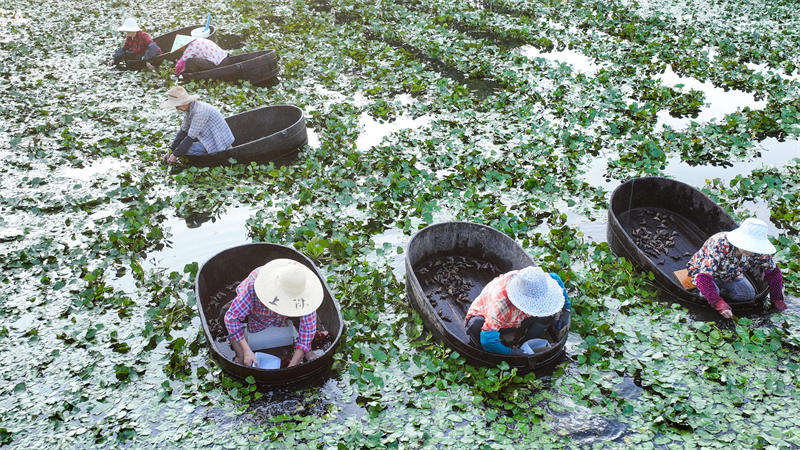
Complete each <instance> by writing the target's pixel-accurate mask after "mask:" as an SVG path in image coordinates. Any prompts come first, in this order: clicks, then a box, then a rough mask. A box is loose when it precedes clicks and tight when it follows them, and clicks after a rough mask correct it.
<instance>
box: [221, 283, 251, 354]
mask: <svg viewBox="0 0 800 450" xmlns="http://www.w3.org/2000/svg"><path fill="white" fill-rule="evenodd" d="M257 274H258V271H257V270H256V271H253V272H251V273H250V275H249V276H248V277H247V278H245V279H244V280H243V281H242V282H241V283H239V286H237V287H236V298H235V299H233V302H232V303H231V307H230V309H228V312H226V313H225V328H227V330H228V338H229V339H230V340H231V341H233V342H239V341H241V340H242V339H244V327H245V325H244V319H245V318H246V317H247V316H248V314H250V310H251V309H252V308H253V300H254V299H255V298H256V292H255V289H254V288H253V285H254V283H255V280H256V275H257Z"/></svg>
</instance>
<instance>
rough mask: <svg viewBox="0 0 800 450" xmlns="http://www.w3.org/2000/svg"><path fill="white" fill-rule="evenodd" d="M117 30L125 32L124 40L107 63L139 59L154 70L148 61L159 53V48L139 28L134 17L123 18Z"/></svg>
mask: <svg viewBox="0 0 800 450" xmlns="http://www.w3.org/2000/svg"><path fill="white" fill-rule="evenodd" d="M117 30H119V31H122V32H124V33H125V42H124V43H123V44H122V47H120V48H118V49H117V50H116V51H115V52H114V57H113V58H112V59H111V61H109V64H113V65H117V64H119V63H120V62H122V61H123V60H130V59H139V60H142V61H144V62H145V64H146V65H147V68H148V69H150V70H154V68H153V65H152V64H150V62H149V61H150V60H151V59H153V58H154V57H156V56H158V55H160V54H161V49H160V48H159V47H158V44H156V43H155V41H153V39H152V38H151V37H150V35H149V34H147V33H145V32H144V31H142V29H141V28H139V25H138V24H137V23H136V19H133V18H130V17H129V18H127V19H125V21H124V22H123V23H122V26H121V27H119V28H117Z"/></svg>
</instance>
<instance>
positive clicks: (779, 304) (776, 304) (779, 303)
mask: <svg viewBox="0 0 800 450" xmlns="http://www.w3.org/2000/svg"><path fill="white" fill-rule="evenodd" d="M772 307H773V308H775V309H777V310H778V312H783V311H785V310H786V302H785V301H783V299H782V298H779V299H774V300H772Z"/></svg>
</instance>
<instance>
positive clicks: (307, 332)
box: [225, 267, 317, 352]
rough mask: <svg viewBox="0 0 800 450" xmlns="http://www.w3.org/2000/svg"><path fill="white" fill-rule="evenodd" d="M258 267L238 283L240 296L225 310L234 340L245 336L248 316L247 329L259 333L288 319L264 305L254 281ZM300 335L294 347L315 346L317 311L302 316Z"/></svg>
mask: <svg viewBox="0 0 800 450" xmlns="http://www.w3.org/2000/svg"><path fill="white" fill-rule="evenodd" d="M259 269H260V267H259V268H257V269H255V270H253V271H252V272H250V275H248V276H247V278H245V279H244V280H243V281H242V282H241V283H239V286H237V287H236V298H235V299H233V303H231V307H230V309H228V312H226V313H225V328H227V329H228V337H229V338H230V340H231V341H235V342H238V341H241V340H242V339H244V320H245V319H247V331H249V332H251V333H258V332H259V331H261V330H263V329H264V328H266V327H269V326H281V325H283V323H284V321H285V320H286V317H285V316H282V315H280V314H278V313H276V312H274V311H272V310H271V309H269V308H267V307H266V306H264V304H263V303H261V301H260V300H259V299H258V297H257V296H256V291H255V288H254V287H253V285H254V284H255V282H256V277H257V276H258V270H259ZM298 331H299V333H300V336H298V338H297V342H295V344H294V347H295V348H299V349H300V350H303V351H304V352H307V351H309V350H311V341H312V340H314V335H315V334H316V332H317V313H316V311H315V312H312V313H310V314H306V315H305V316H303V317H301V318H300V330H298Z"/></svg>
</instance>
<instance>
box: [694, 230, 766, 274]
mask: <svg viewBox="0 0 800 450" xmlns="http://www.w3.org/2000/svg"><path fill="white" fill-rule="evenodd" d="M727 235H728V233H727V232H724V231H723V232H721V233H717V234H715V235H713V236H711V237H710V238H708V240H707V241H706V242H705V244H703V246H702V247H700V250H698V251H697V253H695V254H694V256H692V259H690V260H689V263H688V264H687V269H688V271H689V275H690V276H691V277H692V282H693V283H694V284H697V279H696V277H697V275H700V274H701V273H707V274H709V275H711V276H712V277H714V278H718V279H720V280H723V281H731V280H734V279H736V278H739V277H741V276H742V274H744V273H745V272H747V271H748V270H750V269H752V268H753V267H756V266H758V267H761V268H762V269H764V270H768V269H772V268H773V267H775V261H773V260H772V257H771V256H770V255H752V256H747V255H742V256H741V257H739V256H736V247H734V246H733V244H731V243H730V241H729V240H728V238H727Z"/></svg>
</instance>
